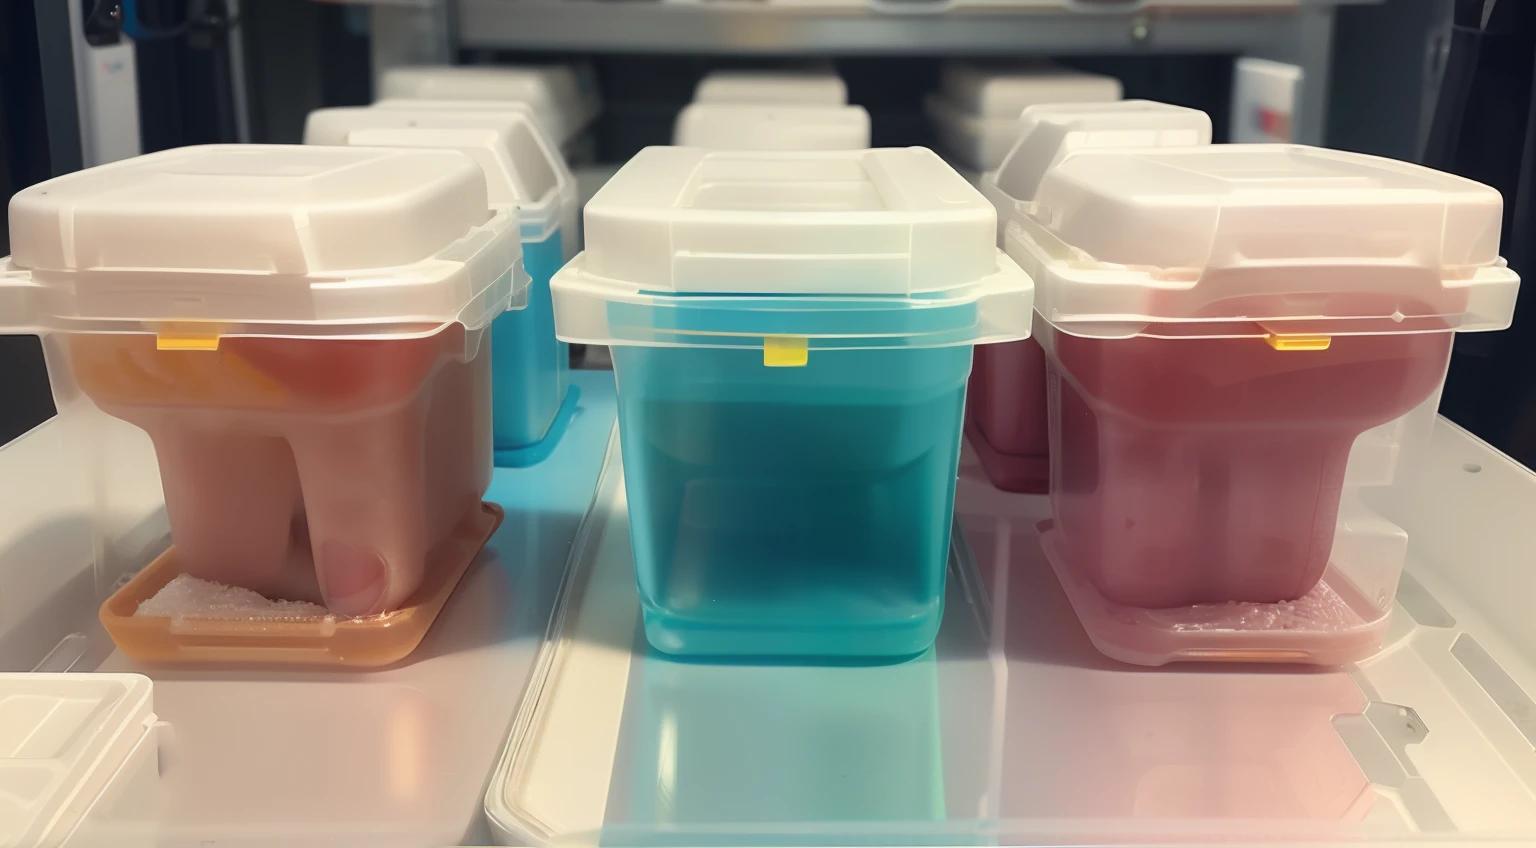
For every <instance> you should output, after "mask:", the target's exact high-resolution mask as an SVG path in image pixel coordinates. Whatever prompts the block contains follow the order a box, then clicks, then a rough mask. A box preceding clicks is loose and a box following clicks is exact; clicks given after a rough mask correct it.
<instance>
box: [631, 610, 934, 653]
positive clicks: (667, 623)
mask: <svg viewBox="0 0 1536 848" xmlns="http://www.w3.org/2000/svg"><path fill="white" fill-rule="evenodd" d="M641 607H642V614H643V617H644V620H645V638H646V640H647V641H649V642H650V643H651V646H652V647H654V648H655V649H656V650H658V651H661V652H662V653H665V654H673V655H677V656H696V657H733V656H734V657H746V656H750V657H757V658H762V657H764V656H772V657H780V658H794V657H831V656H835V657H844V658H846V657H853V658H857V660H858V661H870V662H887V661H895V660H900V659H904V658H907V657H912V656H916V655H918V654H920V653H922V652H923V651H926V650H928V649H929V648H930V647H932V646H933V640H934V638H935V637H936V636H938V633H939V622H940V621H941V620H942V619H943V617H944V605H943V603H942V602H941V603H939V604H937V605H936V606H935V607H934V609H933V611H932V612H928V613H925V614H923V615H922V616H919V617H916V618H911V619H905V620H902V621H893V622H888V623H882V624H870V623H864V622H861V623H860V624H859V625H858V626H857V627H848V628H840V629H837V630H836V631H830V632H829V630H828V629H827V628H821V627H805V628H801V629H797V630H794V631H789V630H787V629H786V628H782V627H772V626H768V627H722V626H720V623H719V622H718V621H711V622H707V623H703V622H699V621H695V620H692V619H688V618H683V617H680V616H675V615H669V614H667V613H665V612H662V611H661V610H657V609H652V608H651V607H649V606H648V605H646V604H644V603H643V602H642V604H641ZM764 645H773V646H774V647H775V650H774V652H773V653H772V654H771V655H768V654H764V653H763V646H764ZM701 646H703V647H704V649H703V650H701V649H700V648H701Z"/></svg>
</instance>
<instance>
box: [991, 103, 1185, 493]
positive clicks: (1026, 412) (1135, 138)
mask: <svg viewBox="0 0 1536 848" xmlns="http://www.w3.org/2000/svg"><path fill="white" fill-rule="evenodd" d="M1019 127H1020V141H1019V143H1018V144H1017V145H1016V146H1015V147H1014V148H1013V150H1012V151H1010V152H1009V154H1008V156H1007V157H1006V158H1005V159H1004V160H1003V164H1002V166H1001V167H999V168H998V170H996V171H988V172H987V173H985V174H982V176H981V179H980V180H979V181H978V187H979V188H980V189H981V193H982V195H983V196H985V197H986V198H987V199H988V200H991V201H992V205H993V206H994V207H996V209H997V214H998V219H997V220H998V231H997V239H998V245H999V246H1001V247H1006V245H1005V244H1004V239H1003V236H1004V230H1005V228H1006V224H1007V222H1008V220H1009V219H1010V218H1011V217H1012V216H1013V215H1014V214H1015V213H1016V212H1017V211H1018V210H1019V209H1021V208H1026V209H1027V208H1028V203H1029V202H1030V201H1032V200H1033V199H1034V195H1035V191H1036V189H1038V188H1039V186H1040V179H1041V177H1043V176H1044V175H1045V172H1046V171H1048V170H1049V169H1050V168H1051V167H1053V166H1055V165H1057V164H1060V162H1061V161H1062V160H1063V159H1065V158H1066V157H1068V156H1070V155H1072V154H1074V153H1076V152H1079V151H1082V150H1094V149H1101V148H1113V147H1119V148H1128V147H1165V146H1182V145H1190V144H1210V142H1211V119H1210V117H1208V116H1207V115H1206V114H1205V113H1204V112H1201V111H1198V110H1195V109H1185V108H1183V107H1180V106H1170V105H1167V104H1164V103H1152V102H1150V101H1146V100H1123V101H1117V102H1114V103H1081V104H1062V105H1051V106H1031V107H1029V108H1027V109H1025V110H1024V114H1023V117H1022V118H1020V120H1019ZM1048 420H1049V419H1048V416H1047V415H1046V390H1045V352H1044V351H1043V350H1041V348H1040V343H1039V341H1037V340H1035V339H1025V340H1024V341H1021V342H1015V343H1013V344H1004V345H991V346H988V347H984V348H980V349H978V350H977V351H976V364H975V367H974V368H973V370H972V371H971V390H970V398H969V400H968V402H967V404H966V422H965V424H966V435H967V436H969V438H970V442H971V446H972V447H973V448H974V449H975V450H976V453H977V455H978V457H979V458H980V459H981V463H982V468H983V470H985V471H986V474H987V479H989V480H991V481H992V484H993V485H995V486H997V487H998V488H999V489H1006V490H1008V491H1011V492H1031V493H1036V494H1043V493H1045V491H1046V489H1047V483H1048V481H1049V479H1050V452H1049V450H1048V438H1047V435H1048V432H1049V424H1048Z"/></svg>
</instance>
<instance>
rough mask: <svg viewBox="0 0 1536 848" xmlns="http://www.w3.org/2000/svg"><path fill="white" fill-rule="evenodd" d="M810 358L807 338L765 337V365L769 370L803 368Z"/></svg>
mask: <svg viewBox="0 0 1536 848" xmlns="http://www.w3.org/2000/svg"><path fill="white" fill-rule="evenodd" d="M810 357H811V351H810V343H809V340H807V339H806V338H805V336H764V337H763V365H765V366H767V367H769V368H803V367H805V363H807V362H809V361H810Z"/></svg>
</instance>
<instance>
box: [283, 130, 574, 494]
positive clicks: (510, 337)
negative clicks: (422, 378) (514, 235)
mask: <svg viewBox="0 0 1536 848" xmlns="http://www.w3.org/2000/svg"><path fill="white" fill-rule="evenodd" d="M413 106H414V107H415V108H411V107H413ZM305 141H306V142H307V143H309V144H347V145H353V146H363V147H439V148H451V149H458V150H462V151H464V152H465V153H467V154H469V155H470V156H471V157H473V158H474V159H475V160H476V161H477V162H479V163H480V165H481V167H482V168H483V169H484V170H485V174H486V180H487V184H488V190H489V198H490V203H491V206H492V207H493V208H500V207H507V208H514V209H515V210H516V213H517V219H518V226H519V228H520V231H521V237H522V251H523V264H524V267H525V268H526V269H527V271H528V274H529V276H530V278H531V282H530V284H529V289H528V307H527V308H526V309H518V310H512V311H508V312H506V313H503V314H502V315H501V316H500V317H498V318H497V319H496V320H495V322H494V323H493V324H492V325H491V337H492V341H493V344H492V346H491V350H492V359H491V379H492V383H493V390H492V402H493V416H492V418H493V421H494V427H495V446H496V464H497V465H498V466H526V465H529V464H532V463H534V462H537V461H538V460H539V459H541V458H542V457H543V456H544V455H546V454H547V453H548V451H549V449H551V448H552V447H553V445H554V442H555V441H556V440H557V439H558V437H559V435H560V431H561V430H562V429H563V427H561V426H560V423H561V422H562V421H564V420H565V419H564V418H562V417H561V416H562V413H569V412H570V411H571V410H572V409H573V408H574V403H573V401H574V398H572V397H571V396H570V391H569V390H570V373H569V372H570V350H569V348H568V347H567V346H566V345H565V343H563V342H561V341H559V340H557V339H556V338H555V318H554V310H553V306H552V305H551V302H550V296H549V280H550V278H551V277H553V276H554V273H555V271H557V270H558V269H559V268H560V266H561V265H564V264H565V262H566V260H568V259H570V258H571V256H572V255H574V253H575V249H576V215H577V208H576V202H577V201H576V181H575V178H574V177H572V176H571V171H570V169H569V168H567V167H566V165H565V162H564V160H563V159H561V158H560V154H559V153H558V152H557V151H556V149H555V146H554V144H553V142H552V141H551V140H550V138H549V136H548V135H547V134H546V133H545V132H544V131H543V130H542V129H541V128H540V127H539V126H538V125H537V124H536V123H535V121H534V113H533V112H532V111H531V110H530V109H529V108H528V107H526V106H523V105H522V104H518V103H494V102H487V103H481V104H465V103H453V102H440V101H430V100H409V101H399V102H397V103H394V104H392V105H390V106H389V107H388V108H381V107H374V108H338V109H319V110H316V111H315V112H312V113H311V114H310V116H309V120H308V121H307V122H306V124H305ZM567 417H568V416H567ZM546 438H549V439H550V441H549V443H547V444H541V443H544V442H545V439H546Z"/></svg>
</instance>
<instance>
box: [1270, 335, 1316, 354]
mask: <svg viewBox="0 0 1536 848" xmlns="http://www.w3.org/2000/svg"><path fill="white" fill-rule="evenodd" d="M1264 340H1265V341H1267V342H1269V346H1270V347H1272V348H1274V349H1275V350H1327V349H1328V346H1329V345H1331V344H1333V336H1281V335H1276V334H1275V333H1270V334H1269V335H1268V336H1265V337H1264Z"/></svg>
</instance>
